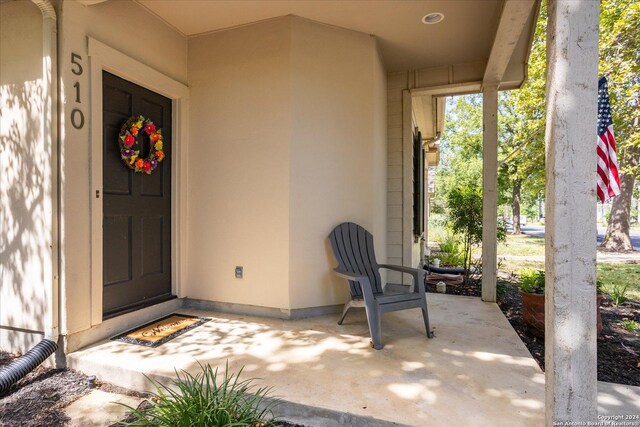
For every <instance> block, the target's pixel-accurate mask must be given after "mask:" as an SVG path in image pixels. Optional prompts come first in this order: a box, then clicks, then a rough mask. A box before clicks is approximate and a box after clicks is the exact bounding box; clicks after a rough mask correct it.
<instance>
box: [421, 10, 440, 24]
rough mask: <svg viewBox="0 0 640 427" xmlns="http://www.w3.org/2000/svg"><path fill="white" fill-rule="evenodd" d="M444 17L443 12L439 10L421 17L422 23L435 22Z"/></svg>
mask: <svg viewBox="0 0 640 427" xmlns="http://www.w3.org/2000/svg"><path fill="white" fill-rule="evenodd" d="M443 19H444V14H442V13H440V12H434V13H428V14H426V15H424V16H423V17H422V23H423V24H437V23H438V22H441V21H442V20H443Z"/></svg>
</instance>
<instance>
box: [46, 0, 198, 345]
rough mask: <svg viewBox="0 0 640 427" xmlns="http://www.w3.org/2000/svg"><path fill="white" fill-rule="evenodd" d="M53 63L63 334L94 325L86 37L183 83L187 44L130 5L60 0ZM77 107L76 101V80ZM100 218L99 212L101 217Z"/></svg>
mask: <svg viewBox="0 0 640 427" xmlns="http://www.w3.org/2000/svg"><path fill="white" fill-rule="evenodd" d="M58 19H59V21H60V23H59V25H58V27H59V51H58V57H59V58H58V63H59V68H60V76H59V77H60V80H61V85H60V86H61V87H60V90H61V91H62V94H63V97H62V100H61V101H62V103H63V104H62V108H61V110H60V114H61V124H60V162H61V170H60V181H61V183H60V197H61V203H60V208H61V210H62V215H61V218H60V227H61V251H60V253H61V269H60V276H61V277H60V283H61V288H62V299H61V301H62V304H63V307H65V308H66V309H63V310H62V316H63V319H62V332H63V333H73V332H77V331H80V330H84V329H87V328H89V327H90V326H91V312H90V309H91V286H90V281H91V258H90V257H91V229H90V225H91V222H90V220H91V217H90V202H91V197H93V194H92V191H91V187H90V155H91V152H90V133H89V130H90V128H91V108H90V103H89V102H90V99H89V93H90V89H91V87H90V79H89V74H90V73H89V60H88V57H87V37H92V38H95V39H97V40H98V41H100V42H102V43H104V44H106V45H108V46H110V47H112V48H114V49H116V50H119V51H121V52H123V53H125V54H127V55H129V56H131V57H132V58H134V59H136V60H137V61H140V62H142V63H144V64H146V65H148V66H150V67H152V68H154V69H156V70H158V71H160V72H161V73H163V74H165V75H167V76H170V77H172V78H174V79H175V80H178V81H180V82H186V81H187V40H186V38H184V37H183V36H181V35H180V34H179V33H178V32H176V31H175V30H173V29H171V28H170V27H168V26H167V25H166V24H165V23H164V22H162V21H161V20H159V19H158V18H156V17H155V16H154V15H152V14H150V13H149V12H147V11H146V10H145V9H144V8H142V7H140V6H139V5H137V4H136V3H134V2H128V1H108V2H104V3H100V4H96V5H93V6H83V5H81V4H79V3H77V2H75V1H64V2H62V3H61V7H60V8H59V16H58ZM72 53H76V54H78V55H80V56H81V59H80V60H79V62H80V64H81V65H82V66H83V69H84V70H83V73H82V74H81V75H76V74H73V73H72V71H71V70H72V67H71V54H72ZM76 82H77V83H78V84H79V87H80V103H77V102H75V98H76V89H75V88H74V87H73V85H74V84H75V83H76ZM74 108H79V109H80V110H82V112H83V114H84V117H85V125H84V127H83V128H82V129H75V128H74V127H72V126H71V124H70V115H71V111H72V110H73V109H74ZM99 214H100V215H101V214H102V213H101V212H100V213H99Z"/></svg>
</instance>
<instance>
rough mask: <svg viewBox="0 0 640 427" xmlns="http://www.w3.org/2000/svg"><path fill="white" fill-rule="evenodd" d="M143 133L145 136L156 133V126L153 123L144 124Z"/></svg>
mask: <svg viewBox="0 0 640 427" xmlns="http://www.w3.org/2000/svg"><path fill="white" fill-rule="evenodd" d="M144 131H145V132H146V133H147V134H149V135H151V134H152V133H155V132H156V125H154V124H153V123H149V124H146V125H144Z"/></svg>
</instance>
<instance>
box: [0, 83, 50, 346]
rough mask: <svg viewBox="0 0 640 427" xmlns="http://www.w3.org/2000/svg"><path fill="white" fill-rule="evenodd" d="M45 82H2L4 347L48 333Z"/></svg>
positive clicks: (0, 316)
mask: <svg viewBox="0 0 640 427" xmlns="http://www.w3.org/2000/svg"><path fill="white" fill-rule="evenodd" d="M42 91H43V89H42V85H41V80H31V81H25V82H23V83H22V84H20V83H11V84H3V85H0V169H1V170H2V173H1V174H0V230H1V232H0V284H1V287H0V348H1V349H3V350H7V351H25V350H26V349H28V348H29V347H30V346H31V345H32V344H33V343H34V340H33V338H32V339H30V337H29V336H27V335H26V334H22V333H15V332H12V331H15V330H16V329H21V330H22V329H26V330H31V331H34V330H35V331H42V330H43V329H44V325H43V320H44V319H43V316H44V312H45V301H44V295H45V294H44V285H45V275H46V268H47V265H46V262H48V260H50V259H51V258H50V256H51V255H50V249H49V247H48V241H47V240H48V236H49V235H50V231H49V230H48V228H49V225H48V224H49V223H50V220H49V218H47V215H50V213H47V212H45V201H46V199H45V198H46V197H48V196H47V194H46V192H47V191H49V190H48V189H49V188H50V186H51V182H47V181H46V180H47V179H48V178H47V170H48V164H49V162H48V160H47V159H48V158H49V156H50V152H49V150H50V147H45V144H44V138H43V135H42V129H41V125H42V117H43V104H42Z"/></svg>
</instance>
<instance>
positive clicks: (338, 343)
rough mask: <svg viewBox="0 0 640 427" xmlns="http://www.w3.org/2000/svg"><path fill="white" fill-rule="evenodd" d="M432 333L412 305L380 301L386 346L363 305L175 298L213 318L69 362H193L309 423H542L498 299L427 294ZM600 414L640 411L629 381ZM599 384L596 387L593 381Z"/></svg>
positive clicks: (527, 368)
mask: <svg viewBox="0 0 640 427" xmlns="http://www.w3.org/2000/svg"><path fill="white" fill-rule="evenodd" d="M428 298H429V313H430V318H431V324H432V327H433V328H434V330H435V335H436V337H435V338H434V339H431V340H429V339H427V337H426V336H425V332H424V329H423V326H422V321H421V315H420V311H419V309H414V310H405V311H401V312H395V313H388V314H386V315H384V317H383V320H382V331H383V342H384V344H385V347H384V349H383V350H380V351H376V350H373V349H372V348H370V347H369V334H368V328H367V323H366V317H365V315H364V311H363V310H352V311H351V312H350V313H349V315H348V317H347V319H346V321H345V324H344V325H342V326H339V325H337V324H336V321H337V319H338V317H339V316H338V315H332V316H323V317H317V318H312V319H305V320H279V319H270V318H258V317H251V316H241V315H233V314H226V313H218V312H205V311H196V310H187V309H183V310H180V311H179V312H181V313H185V314H194V315H199V316H203V317H209V318H211V319H212V320H211V321H210V322H208V323H206V324H204V325H202V326H200V327H198V328H195V329H193V330H191V331H189V332H187V333H185V334H184V335H182V336H180V337H178V338H176V339H174V340H172V341H170V342H168V343H166V344H164V345H162V346H160V347H158V348H155V349H153V348H146V347H140V346H135V345H131V344H125V343H120V342H114V341H104V342H101V343H98V344H96V345H93V346H91V347H88V348H85V349H83V350H80V351H78V352H75V353H72V354H70V355H69V356H68V365H69V367H71V368H73V369H77V370H80V371H82V372H85V373H87V374H89V375H97V376H98V377H99V378H102V379H104V380H106V381H109V382H113V383H116V384H118V385H121V386H124V387H129V388H132V389H136V390H148V389H149V384H148V381H147V380H146V379H145V377H144V375H147V376H149V377H151V378H152V379H154V380H158V381H161V382H166V381H167V380H168V379H169V378H171V377H173V375H174V369H177V370H187V371H190V372H196V371H197V369H198V367H197V362H198V361H199V362H200V363H203V364H205V363H209V364H211V365H212V366H214V367H215V366H219V367H221V368H224V365H225V363H226V362H227V361H228V362H229V367H230V369H231V370H233V371H235V372H237V371H238V370H239V369H240V368H241V367H242V366H244V371H243V378H253V377H255V378H260V380H258V381H257V382H256V384H258V385H261V386H271V387H273V392H272V395H273V396H277V397H280V398H282V399H283V400H284V403H283V404H282V405H281V406H280V407H279V412H278V413H279V414H280V415H283V416H284V417H285V419H287V420H290V421H294V422H299V423H301V424H306V425H312V426H327V425H353V426H356V425H363V426H364V425H414V426H452V425H459V426H463V425H464V426H487V425H491V426H540V425H543V424H544V374H543V373H542V371H541V370H540V368H539V367H538V365H537V364H536V362H535V361H534V360H533V358H532V357H531V355H530V354H529V352H528V351H527V349H526V347H525V346H524V344H523V343H522V341H521V340H520V338H519V337H518V336H517V334H516V333H515V331H514V330H513V329H512V328H511V326H510V325H509V323H508V321H507V320H506V319H505V317H504V316H503V314H502V313H501V312H500V309H499V308H498V307H497V306H496V305H495V304H491V303H483V302H482V301H480V299H478V298H473V297H460V296H449V295H439V294H429V296H428ZM621 387H622V388H621ZM603 388H606V390H604V389H603V390H602V392H605V391H606V395H605V396H604V401H603V399H600V400H601V402H600V403H601V405H600V406H601V407H600V413H601V414H625V413H626V414H631V413H640V393H639V392H638V388H635V390H634V388H625V387H624V386H615V385H605V384H603ZM601 394H602V393H601Z"/></svg>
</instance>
